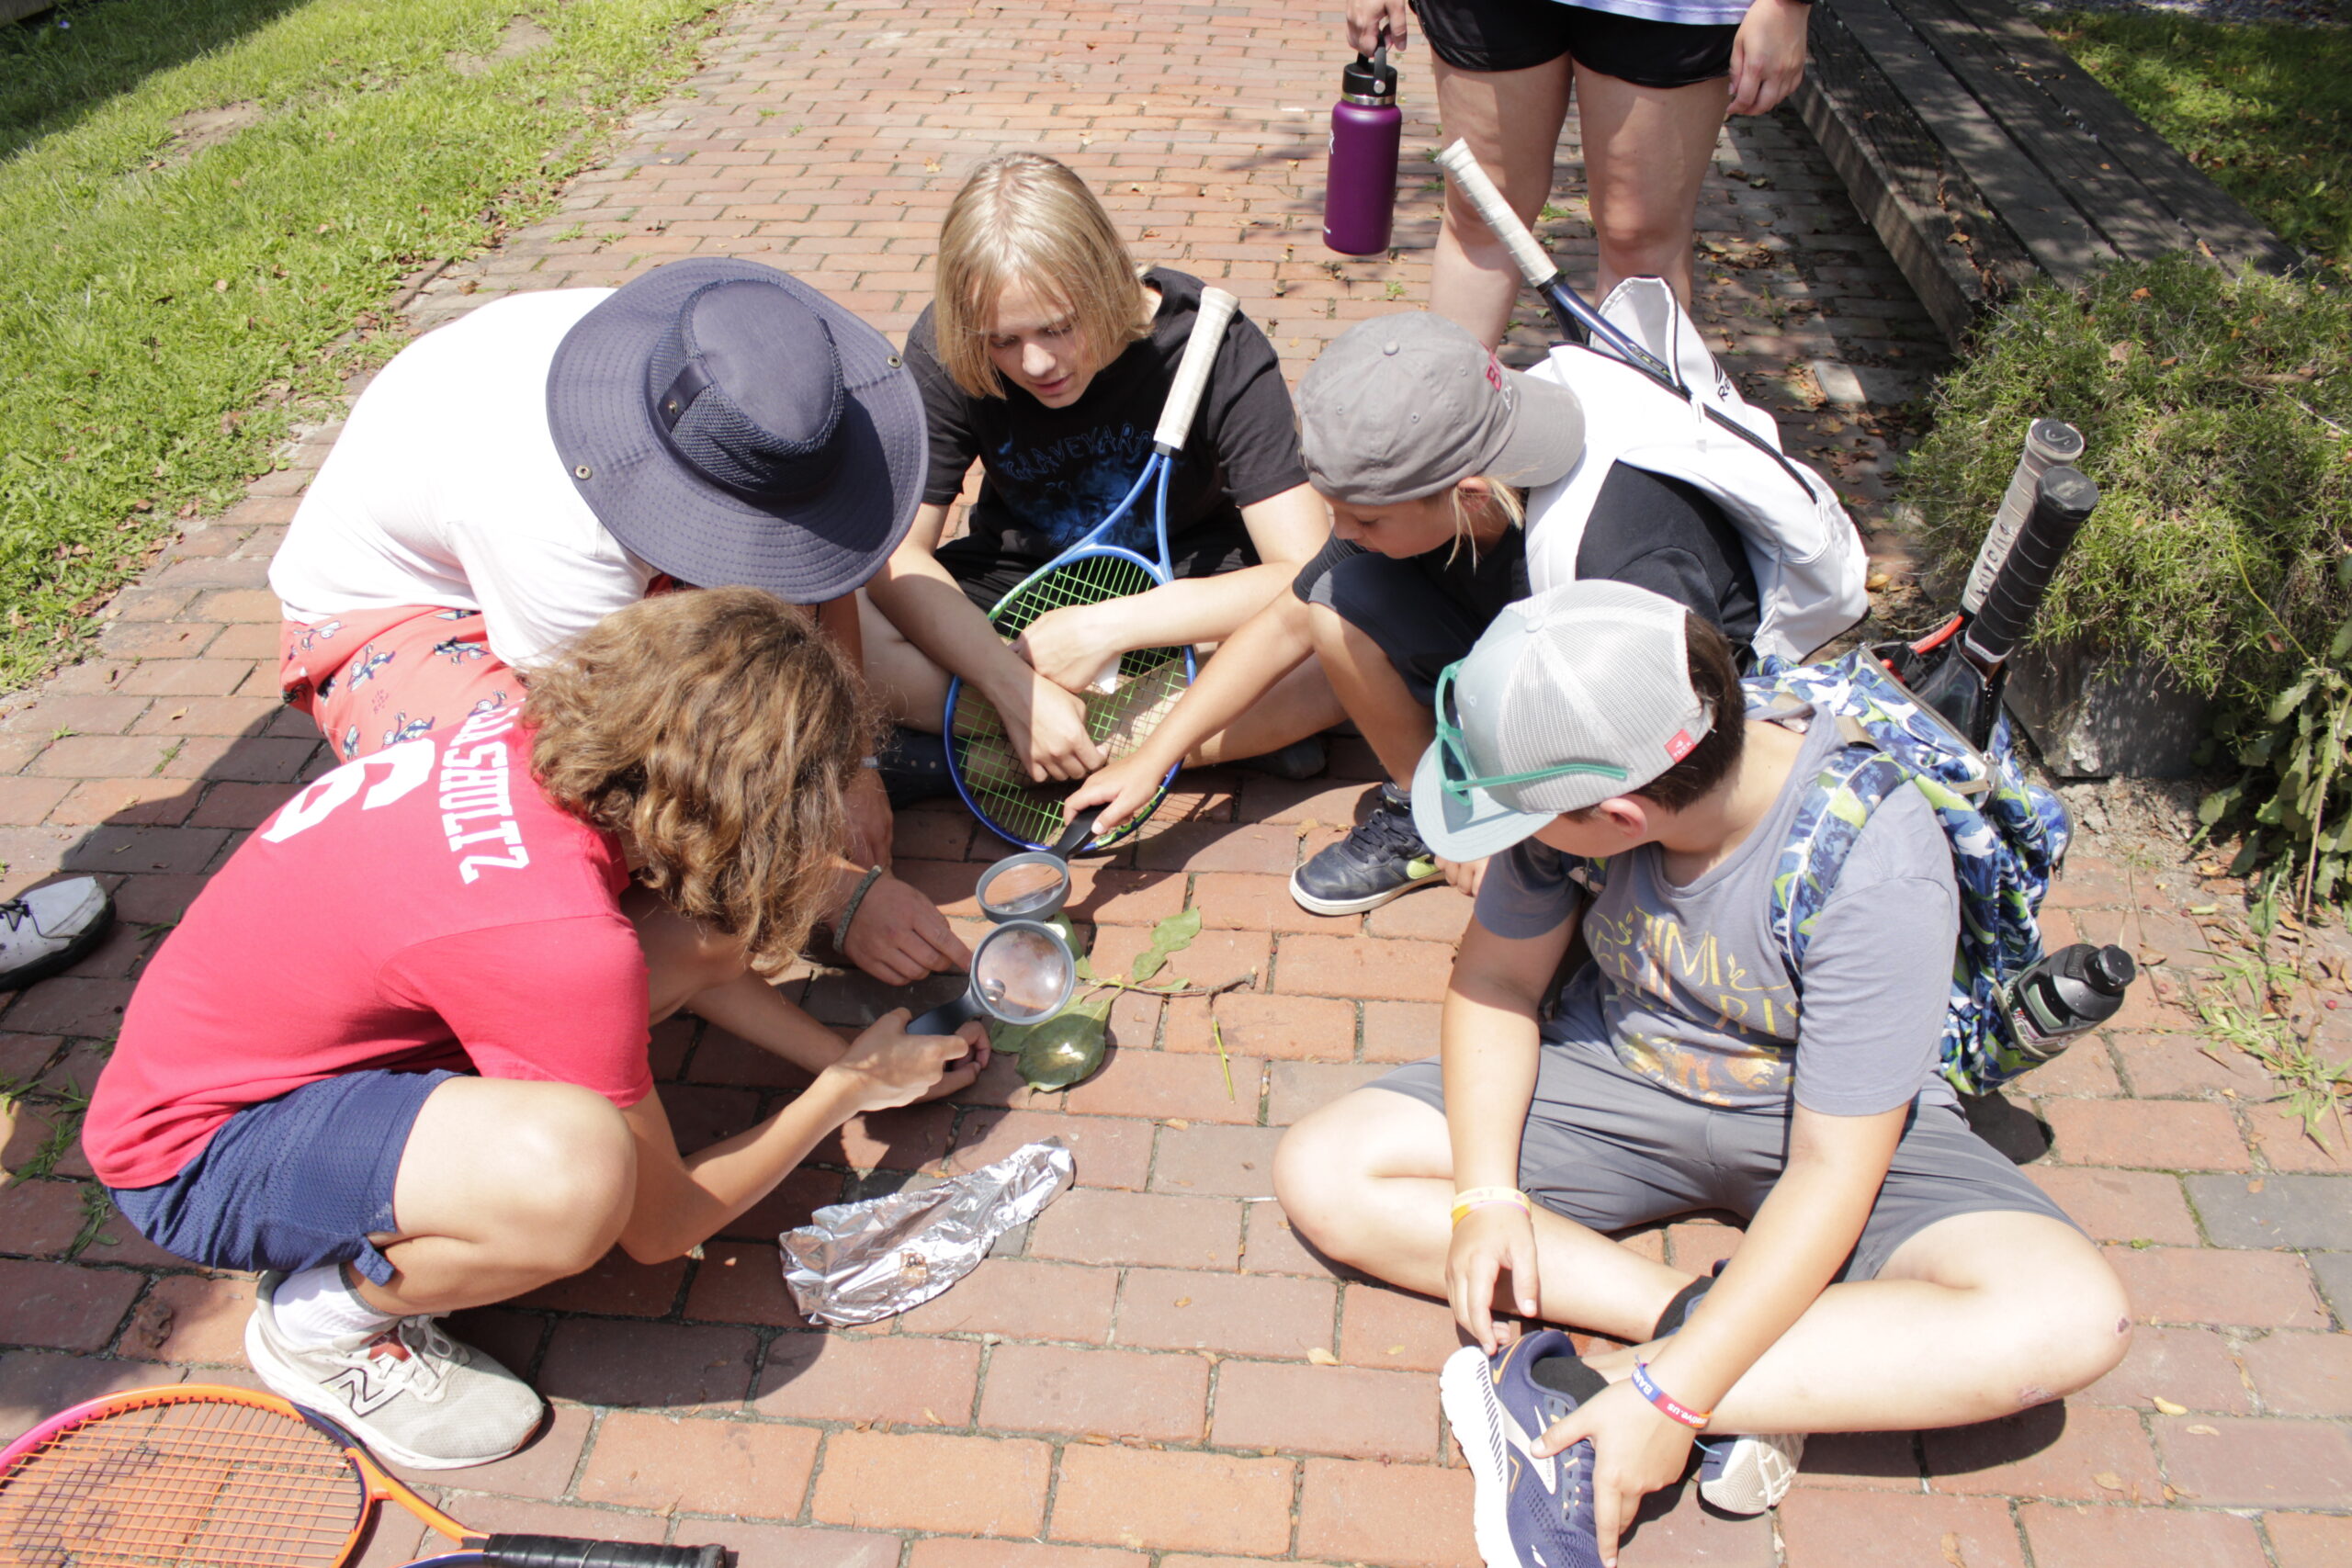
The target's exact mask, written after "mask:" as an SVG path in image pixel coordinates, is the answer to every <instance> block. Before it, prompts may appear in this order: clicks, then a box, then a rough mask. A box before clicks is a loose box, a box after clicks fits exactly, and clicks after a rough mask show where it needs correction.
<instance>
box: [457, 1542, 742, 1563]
mask: <svg viewBox="0 0 2352 1568" xmlns="http://www.w3.org/2000/svg"><path fill="white" fill-rule="evenodd" d="M481 1554H482V1557H483V1560H484V1561H486V1562H493V1563H496V1564H498V1568H726V1565H727V1549H726V1548H725V1547H723V1546H654V1545H651V1544H650V1543H648V1542H645V1541H641V1540H571V1539H569V1538H568V1537H565V1536H560V1535H494V1536H492V1537H491V1538H490V1539H489V1540H485V1541H483V1542H482V1543H481Z"/></svg>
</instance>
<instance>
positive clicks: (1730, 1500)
mask: <svg viewBox="0 0 2352 1568" xmlns="http://www.w3.org/2000/svg"><path fill="white" fill-rule="evenodd" d="M1802 1459H1804V1433H1802V1432H1760V1433H1757V1434H1754V1435H1752V1436H1751V1435H1749V1434H1746V1433H1740V1434H1736V1435H1734V1436H1730V1437H1724V1438H1700V1439H1699V1495H1700V1497H1701V1498H1702V1499H1703V1500H1704V1501H1706V1502H1709V1503H1712V1504H1713V1505H1714V1506H1716V1507H1718V1508H1721V1509H1722V1510H1723V1511H1724V1513H1726V1514H1761V1513H1764V1512H1766V1511H1768V1510H1770V1509H1772V1508H1777V1507H1779V1506H1781V1498H1783V1497H1785V1496H1787V1495H1789V1488H1790V1487H1792V1486H1793V1485H1795V1484H1796V1480H1797V1462H1798V1461H1800V1460H1802Z"/></svg>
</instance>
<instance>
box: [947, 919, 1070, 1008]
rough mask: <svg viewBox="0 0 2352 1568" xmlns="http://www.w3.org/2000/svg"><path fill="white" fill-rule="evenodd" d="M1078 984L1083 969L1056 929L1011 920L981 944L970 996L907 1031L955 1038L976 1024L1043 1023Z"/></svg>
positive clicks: (968, 989)
mask: <svg viewBox="0 0 2352 1568" xmlns="http://www.w3.org/2000/svg"><path fill="white" fill-rule="evenodd" d="M1077 984H1078V964H1077V961H1076V960H1074V959H1072V958H1071V957H1070V955H1069V944H1068V943H1067V942H1063V941H1062V938H1061V933H1060V932H1059V931H1056V930H1054V928H1053V927H1051V926H1047V925H1040V924H1038V923H1037V922H1036V921H1035V920H1007V921H1005V922H1004V923H1003V924H1002V925H1001V926H999V927H997V928H996V929H995V930H994V931H990V932H989V934H988V935H986V936H984V937H982V938H981V939H980V945H979V946H978V948H977V949H975V950H974V952H973V953H972V970H971V981H970V983H969V984H967V986H966V987H964V994H963V995H962V996H960V997H957V998H956V999H955V1000H954V1001H951V1002H943V1003H941V1004H940V1005H939V1006H938V1007H935V1008H933V1009H932V1010H930V1011H929V1012H927V1013H924V1014H923V1015H922V1017H921V1018H918V1019H916V1020H914V1021H912V1022H910V1023H909V1024H908V1025H907V1032H908V1033H910V1034H953V1033H955V1032H956V1031H957V1030H958V1029H961V1028H962V1027H963V1026H964V1025H965V1024H967V1023H968V1022H970V1021H972V1020H973V1019H976V1018H987V1019H994V1020H995V1021H997V1022H999V1023H1014V1024H1028V1023H1043V1022H1044V1021H1046V1020H1047V1019H1049V1018H1051V1017H1053V1016H1054V1014H1056V1013H1057V1012H1059V1011H1061V1010H1062V1005H1063V1004H1064V1003H1066V1002H1068V1001H1069V994H1070V992H1071V991H1072V990H1073V989H1074V988H1075V987H1077Z"/></svg>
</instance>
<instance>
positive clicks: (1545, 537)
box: [1527, 277, 1870, 662]
mask: <svg viewBox="0 0 2352 1568" xmlns="http://www.w3.org/2000/svg"><path fill="white" fill-rule="evenodd" d="M1600 314H1601V316H1602V317H1603V318H1604V319H1606V320H1607V321H1610V322H1611V323H1612V324H1613V325H1615V326H1616V327H1617V328H1618V329H1619V330H1620V331H1622V332H1623V333H1625V334H1626V335H1627V336H1629V337H1631V338H1632V339H1633V340H1634V342H1635V343H1637V344H1641V345H1642V346H1643V347H1645V348H1646V349H1648V350H1649V351H1650V352H1651V353H1652V354H1655V355H1657V357H1658V358H1659V359H1661V360H1663V361H1664V362H1665V363H1667V364H1668V365H1670V366H1672V367H1674V368H1675V371H1676V373H1677V375H1678V376H1679V378H1680V379H1681V382H1682V385H1683V387H1684V388H1685V389H1687V390H1686V392H1685V393H1683V394H1681V395H1678V394H1676V393H1674V392H1671V391H1668V390H1667V389H1665V388H1663V387H1661V386H1659V385H1658V383H1657V381H1656V380H1654V379H1653V378H1650V377H1649V376H1647V375H1645V374H1644V373H1643V372H1642V371H1639V370H1636V369H1634V367H1632V366H1630V365H1628V364H1626V363H1625V362H1624V361H1623V360H1622V359H1620V358H1618V357H1616V356H1615V355H1612V354H1611V353H1609V352H1608V351H1607V350H1606V349H1596V348H1585V347H1580V346H1577V345H1574V344H1562V345H1561V346H1560V347H1558V348H1555V349H1554V350H1553V351H1552V354H1551V357H1550V358H1548V359H1546V360H1545V361H1544V363H1543V364H1541V365H1539V366H1537V367H1535V368H1534V369H1533V370H1532V371H1531V372H1529V374H1531V375H1533V376H1535V377H1538V378H1541V379H1544V380H1546V381H1555V382H1557V383H1558V384H1560V385H1561V386H1564V387H1566V388H1567V389H1569V390H1570V391H1572V392H1574V393H1576V395H1577V400H1578V401H1580V402H1581V403H1582V404H1583V405H1584V422H1585V424H1584V440H1585V451H1584V457H1582V458H1581V459H1580V460H1579V461H1578V462H1577V466H1576V467H1575V468H1572V469H1570V470H1569V471H1568V473H1567V474H1566V477H1565V478H1562V479H1556V480H1555V481H1553V482H1552V483H1551V484H1548V485H1545V486H1544V487H1543V488H1541V489H1539V490H1537V491H1534V493H1532V495H1530V496H1529V497H1528V505H1527V575H1528V587H1529V589H1530V591H1531V592H1537V593H1541V592H1543V591H1544V589H1546V588H1548V587H1551V586H1553V585H1555V584H1557V583H1562V582H1567V581H1572V580H1573V579H1574V578H1575V576H1576V559H1577V547H1579V546H1580V545H1581V544H1582V543H1583V542H1584V530H1585V524H1586V522H1587V521H1588V520H1589V518H1590V516H1591V514H1592V505H1593V502H1594V501H1595V500H1596V499H1597V498H1598V497H1599V496H1600V487H1601V484H1602V482H1603V481H1604V480H1606V479H1608V477H1609V470H1610V469H1611V467H1613V466H1614V465H1616V464H1618V463H1623V464H1626V465H1627V466H1629V467H1631V468H1641V469H1645V470H1646V471H1648V472H1650V473H1653V474H1659V475H1662V476H1664V477H1666V478H1668V479H1681V480H1683V481H1684V482H1686V483H1688V484H1691V485H1693V486H1695V487H1697V488H1698V489H1699V490H1700V491H1702V492H1703V493H1705V494H1706V495H1707V496H1708V497H1709V498H1710V499H1711V500H1713V502H1715V504H1717V505H1718V506H1720V507H1722V508H1723V511H1724V516H1726V517H1728V518H1729V519H1730V520H1731V522H1732V525H1733V526H1735V527H1736V528H1737V529H1738V530H1739V533H1740V537H1741V538H1742V539H1744V540H1746V541H1747V560H1748V565H1749V567H1750V568H1751V569H1752V570H1754V571H1755V573H1756V597H1757V607H1758V611H1759V612H1760V615H1761V619H1760V622H1759V624H1758V626H1757V630H1756V643H1755V647H1756V652H1757V655H1758V657H1759V658H1761V657H1764V656H1766V655H1772V656H1776V657H1779V658H1781V659H1785V660H1790V661H1792V662H1802V661H1804V660H1805V659H1806V658H1807V657H1808V656H1810V655H1811V654H1812V652H1813V650H1814V649H1816V648H1819V647H1820V646H1821V645H1822V644H1823V643H1826V642H1827V641H1828V640H1829V639H1830V638H1832V637H1836V636H1837V635H1838V633H1840V632H1842V631H1844V630H1845V629H1846V628H1847V627H1849V626H1852V625H1853V624H1854V623H1855V622H1856V621H1859V620H1860V619H1861V617H1862V615H1863V614H1864V613H1865V612H1866V611H1867V610H1868V609H1869V608H1870V598H1869V595H1868V593H1867V592H1866V591H1865V589H1864V587H1863V582H1864V580H1865V579H1866V578H1867V577H1868V576H1869V574H1870V558H1869V556H1868V554H1867V552H1865V550H1864V549H1863V547H1862V538H1861V534H1860V530H1858V529H1857V528H1856V527H1855V526H1854V523H1853V519H1851V518H1850V517H1849V516H1847V515H1846V509H1845V508H1844V507H1842V506H1840V505H1838V497H1837V495H1836V493H1835V492H1834V491H1831V490H1830V488H1829V484H1828V481H1826V479H1823V478H1822V477H1821V476H1820V475H1819V474H1816V473H1815V472H1814V471H1813V470H1812V469H1811V468H1807V467H1806V466H1805V465H1804V464H1803V463H1800V462H1798V461H1797V460H1796V459H1794V458H1792V457H1788V456H1786V455H1785V454H1783V453H1782V452H1781V432H1780V426H1779V425H1778V424H1776V423H1774V422H1773V419H1772V416H1771V415H1770V414H1769V413H1767V412H1764V411H1763V410H1762V409H1759V408H1756V407H1754V406H1752V405H1751V404H1750V403H1749V402H1748V401H1747V399H1745V398H1743V397H1741V396H1740V395H1739V390H1738V389H1737V388H1736V387H1734V386H1733V385H1732V382H1731V378H1730V377H1728V376H1726V375H1724V372H1723V367H1721V366H1719V365H1717V364H1716V363H1715V356H1714V355H1713V354H1710V353H1709V352H1708V351H1707V345H1706V344H1704V343H1702V342H1701V341H1700V338H1699V329H1698V327H1697V326H1696V324H1694V323H1693V322H1692V321H1691V318H1690V316H1689V315H1688V314H1686V313H1685V312H1684V310H1683V309H1682V306H1681V304H1680V302H1679V301H1678V300H1677V299H1675V298H1674V292H1673V290H1672V289H1670V288H1668V287H1667V285H1666V283H1665V281H1664V280H1663V279H1661V278H1656V277H1629V278H1627V279H1626V280H1625V281H1624V282H1623V283H1621V284H1619V285H1618V286H1617V287H1616V288H1614V289H1612V290H1611V292H1610V295H1609V298H1608V299H1604V300H1602V301H1601V304H1600Z"/></svg>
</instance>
